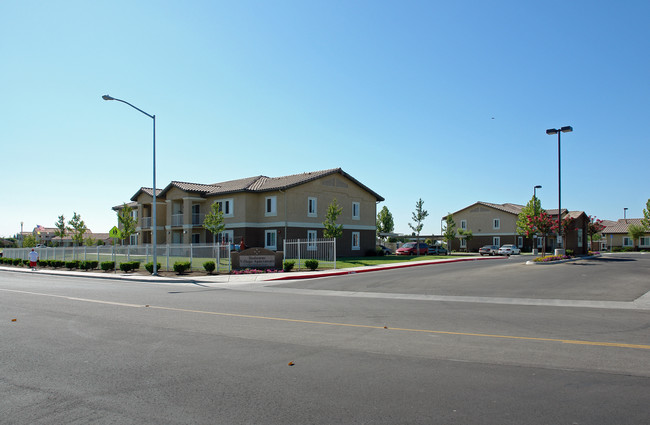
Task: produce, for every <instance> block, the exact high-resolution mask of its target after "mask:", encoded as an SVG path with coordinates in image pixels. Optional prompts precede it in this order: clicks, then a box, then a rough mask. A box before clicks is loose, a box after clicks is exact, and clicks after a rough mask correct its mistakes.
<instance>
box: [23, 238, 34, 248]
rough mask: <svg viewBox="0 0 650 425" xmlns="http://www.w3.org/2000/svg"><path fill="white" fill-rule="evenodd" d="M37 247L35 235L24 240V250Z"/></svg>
mask: <svg viewBox="0 0 650 425" xmlns="http://www.w3.org/2000/svg"><path fill="white" fill-rule="evenodd" d="M35 246H36V237H35V236H34V235H27V236H25V238H24V239H23V248H33V247H35Z"/></svg>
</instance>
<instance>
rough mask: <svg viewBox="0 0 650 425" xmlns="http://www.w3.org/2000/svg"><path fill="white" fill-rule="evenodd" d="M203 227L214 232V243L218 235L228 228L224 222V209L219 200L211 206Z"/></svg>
mask: <svg viewBox="0 0 650 425" xmlns="http://www.w3.org/2000/svg"><path fill="white" fill-rule="evenodd" d="M203 227H204V228H206V229H208V230H209V231H210V233H212V244H213V245H214V243H215V242H216V238H217V235H218V234H220V233H221V232H223V231H224V229H225V228H226V225H225V224H224V222H223V211H221V208H220V207H219V203H218V202H213V203H212V205H211V206H210V212H209V213H207V214H206V215H205V218H204V219H203Z"/></svg>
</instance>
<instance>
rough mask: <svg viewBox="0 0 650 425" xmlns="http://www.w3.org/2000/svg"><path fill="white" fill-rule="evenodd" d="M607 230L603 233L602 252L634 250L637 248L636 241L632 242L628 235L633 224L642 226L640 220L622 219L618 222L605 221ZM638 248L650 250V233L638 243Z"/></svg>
mask: <svg viewBox="0 0 650 425" xmlns="http://www.w3.org/2000/svg"><path fill="white" fill-rule="evenodd" d="M603 224H604V225H605V229H603V231H602V235H603V239H601V241H600V242H601V248H600V249H602V250H608V249H612V248H632V247H634V246H635V243H634V242H635V241H633V240H632V238H631V237H630V235H629V234H628V231H629V227H630V225H631V224H636V225H637V226H641V225H642V224H641V219H640V218H622V219H619V220H618V221H607V220H605V221H603ZM636 246H637V247H638V248H641V249H648V248H650V231H648V232H646V233H645V235H644V236H642V237H641V238H640V239H639V240H638V241H636Z"/></svg>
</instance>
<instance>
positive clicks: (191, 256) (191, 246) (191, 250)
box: [190, 244, 194, 271]
mask: <svg viewBox="0 0 650 425" xmlns="http://www.w3.org/2000/svg"><path fill="white" fill-rule="evenodd" d="M193 248H194V245H193V244H190V271H191V270H192V258H193V255H192V254H194V252H193Z"/></svg>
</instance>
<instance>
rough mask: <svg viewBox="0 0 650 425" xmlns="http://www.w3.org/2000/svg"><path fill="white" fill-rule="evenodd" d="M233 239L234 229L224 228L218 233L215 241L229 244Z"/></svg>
mask: <svg viewBox="0 0 650 425" xmlns="http://www.w3.org/2000/svg"><path fill="white" fill-rule="evenodd" d="M234 240H235V231H234V230H224V231H223V232H221V233H219V236H218V237H217V241H218V242H221V244H222V245H225V244H231V243H233V241H234Z"/></svg>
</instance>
